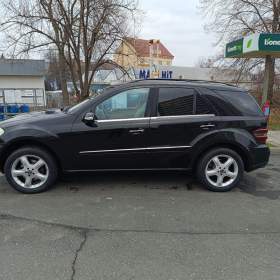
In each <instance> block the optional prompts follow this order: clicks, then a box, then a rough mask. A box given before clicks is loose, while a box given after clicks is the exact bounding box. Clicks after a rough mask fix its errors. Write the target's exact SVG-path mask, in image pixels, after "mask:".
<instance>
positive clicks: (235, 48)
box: [225, 33, 280, 58]
mask: <svg viewBox="0 0 280 280" xmlns="http://www.w3.org/2000/svg"><path fill="white" fill-rule="evenodd" d="M266 55H272V56H274V57H280V34H278V33H277V34H275V33H273V34H269V33H262V34H258V33H255V34H251V35H248V36H246V37H244V38H242V39H239V40H236V41H233V42H230V43H228V44H227V45H226V53H225V56H226V57H233V58H238V57H248V58H250V57H251V58H254V57H265V56H266Z"/></svg>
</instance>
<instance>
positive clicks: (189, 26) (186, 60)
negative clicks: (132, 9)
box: [138, 0, 217, 66]
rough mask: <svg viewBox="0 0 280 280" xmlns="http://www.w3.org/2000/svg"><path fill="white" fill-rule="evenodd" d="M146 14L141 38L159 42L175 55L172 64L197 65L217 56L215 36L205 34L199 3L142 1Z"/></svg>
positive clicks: (189, 1)
mask: <svg viewBox="0 0 280 280" xmlns="http://www.w3.org/2000/svg"><path fill="white" fill-rule="evenodd" d="M139 4H140V9H142V10H143V11H144V12H145V15H144V19H143V23H142V28H141V30H140V34H139V35H138V36H139V37H141V38H143V39H160V40H161V41H162V43H164V45H165V46H166V47H167V48H168V49H169V50H170V51H171V53H172V54H173V55H174V56H175V60H174V63H173V65H180V66H194V65H195V64H196V63H197V61H198V60H199V58H200V57H203V56H204V57H208V56H211V55H214V54H215V53H216V52H217V49H216V48H214V46H213V44H214V42H215V38H214V35H213V34H206V33H205V31H204V29H203V24H204V23H205V22H204V21H203V19H202V16H201V15H200V14H199V11H198V4H199V0H170V1H169V0H139Z"/></svg>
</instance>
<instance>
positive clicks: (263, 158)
mask: <svg viewBox="0 0 280 280" xmlns="http://www.w3.org/2000/svg"><path fill="white" fill-rule="evenodd" d="M250 155H251V160H250V163H249V164H248V166H247V170H246V171H248V172H249V171H253V170H255V169H258V168H262V167H265V166H266V165H267V164H268V161H269V157H270V150H269V148H268V147H267V146H266V145H259V146H257V147H254V148H251V149H250Z"/></svg>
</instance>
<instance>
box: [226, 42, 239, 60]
mask: <svg viewBox="0 0 280 280" xmlns="http://www.w3.org/2000/svg"><path fill="white" fill-rule="evenodd" d="M242 52H243V39H239V40H236V41H233V42H230V43H228V44H227V46H226V57H232V56H239V55H242Z"/></svg>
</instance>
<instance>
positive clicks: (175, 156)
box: [148, 87, 215, 168]
mask: <svg viewBox="0 0 280 280" xmlns="http://www.w3.org/2000/svg"><path fill="white" fill-rule="evenodd" d="M214 116H215V114H214V109H213V108H212V107H211V104H209V103H208V102H207V100H205V99H204V98H203V96H201V95H200V94H199V93H198V92H197V91H196V90H195V89H194V88H191V87H189V88H186V87H160V88H158V90H157V94H156V98H155V100H154V106H153V115H152V117H151V120H150V130H149V133H150V135H149V150H148V151H149V159H150V160H149V165H150V166H149V167H151V168H187V167H188V164H189V162H190V154H191V151H192V142H193V140H194V139H195V138H196V137H197V136H199V135H200V134H201V133H205V132H208V131H209V130H211V129H214V128H215V123H214Z"/></svg>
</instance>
